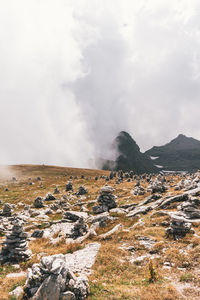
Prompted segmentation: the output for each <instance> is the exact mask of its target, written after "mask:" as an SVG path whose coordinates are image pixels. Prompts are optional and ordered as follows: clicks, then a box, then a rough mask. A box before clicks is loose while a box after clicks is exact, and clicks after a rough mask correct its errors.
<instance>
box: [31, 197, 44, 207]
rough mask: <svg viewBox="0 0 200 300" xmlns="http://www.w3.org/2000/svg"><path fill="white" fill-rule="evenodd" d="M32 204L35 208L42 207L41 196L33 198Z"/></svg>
mask: <svg viewBox="0 0 200 300" xmlns="http://www.w3.org/2000/svg"><path fill="white" fill-rule="evenodd" d="M33 206H34V207H35V208H42V207H44V201H43V199H42V197H37V198H36V199H35V200H34V203H33Z"/></svg>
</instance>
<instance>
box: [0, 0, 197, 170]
mask: <svg viewBox="0 0 200 300" xmlns="http://www.w3.org/2000/svg"><path fill="white" fill-rule="evenodd" d="M138 2H139V3H138ZM199 13H200V4H199V3H198V1H197V0H196V1H186V0H185V1H184V0H182V1H178V0H177V1H176V0H174V1H172V0H171V1H169V0H168V1H165V0H163V1H158V0H157V1H155V0H149V1H144V0H141V1H134V0H130V1H128V0H126V1H122V0H121V1H119V0H110V1H105V0H92V1H91V0H76V1H69V0H68V1H66V0H60V1H55V0H54V1H53V0H38V1H36V0H29V1H25V0H18V1H15V0H7V1H1V2H0V23H1V24H0V25H1V26H0V45H1V47H0V82H1V85H0V108H1V109H0V126H1V131H0V138H1V146H0V164H4V165H5V164H19V163H45V164H55V165H56V164H57V165H63V166H75V167H95V162H94V159H95V158H97V157H104V158H105V157H108V158H110V157H111V153H110V152H109V145H110V144H111V143H112V140H113V139H114V138H115V137H116V135H117V134H118V132H119V131H121V130H126V131H128V132H129V133H130V134H131V135H132V136H133V138H134V139H135V140H136V141H137V143H138V144H139V145H140V147H141V150H142V151H145V150H147V149H149V148H150V147H152V146H154V145H161V144H164V143H167V142H168V141H170V140H171V139H173V138H175V137H176V136H177V135H178V134H179V133H184V134H186V135H188V136H193V137H195V138H197V139H200V127H199V122H198V117H199V109H200V102H199V99H200V54H199V53H200V18H199Z"/></svg>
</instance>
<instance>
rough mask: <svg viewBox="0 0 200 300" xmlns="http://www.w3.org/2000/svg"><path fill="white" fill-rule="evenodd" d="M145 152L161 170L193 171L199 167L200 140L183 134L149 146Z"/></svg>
mask: <svg viewBox="0 0 200 300" xmlns="http://www.w3.org/2000/svg"><path fill="white" fill-rule="evenodd" d="M145 154H146V155H148V156H150V157H152V158H153V162H154V164H155V165H160V166H162V169H163V170H167V171H189V172H195V171H197V170H198V169H200V141H198V140H196V139H194V138H192V137H187V136H185V135H183V134H179V136H178V137H177V138H175V139H174V140H172V141H171V142H170V143H168V144H166V145H164V146H160V147H153V148H151V149H150V150H148V151H146V152H145Z"/></svg>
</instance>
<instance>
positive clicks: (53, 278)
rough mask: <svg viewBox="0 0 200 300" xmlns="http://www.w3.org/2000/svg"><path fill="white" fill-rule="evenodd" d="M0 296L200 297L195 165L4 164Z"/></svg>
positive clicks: (199, 175)
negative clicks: (165, 169)
mask: <svg viewBox="0 0 200 300" xmlns="http://www.w3.org/2000/svg"><path fill="white" fill-rule="evenodd" d="M8 174H9V175H8V176H7V178H1V181H0V200H1V202H0V219H1V222H0V240H1V245H2V246H1V248H0V263H1V266H0V299H1V300H4V299H12V300H14V299H47V300H64V299H68V300H70V299H89V300H96V299H97V300H99V299H113V300H114V299H141V300H159V299H160V300H161V299H165V300H167V299H188V300H190V299H191V300H192V299H200V280H199V278H200V277H199V276H200V269H199V263H200V236H199V232H200V172H196V173H194V174H174V175H168V176H164V175H161V174H147V173H146V174H142V175H135V173H134V172H133V171H129V172H122V171H118V172H110V171H101V170H87V169H72V168H62V167H52V166H44V165H43V166H32V165H20V166H12V167H9V172H8Z"/></svg>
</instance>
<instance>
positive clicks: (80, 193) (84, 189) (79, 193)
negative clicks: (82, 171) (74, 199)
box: [76, 185, 88, 196]
mask: <svg viewBox="0 0 200 300" xmlns="http://www.w3.org/2000/svg"><path fill="white" fill-rule="evenodd" d="M87 193H88V191H87V190H86V188H85V187H84V186H83V185H81V186H80V187H79V189H78V192H77V193H76V195H79V196H82V195H85V194H87Z"/></svg>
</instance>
